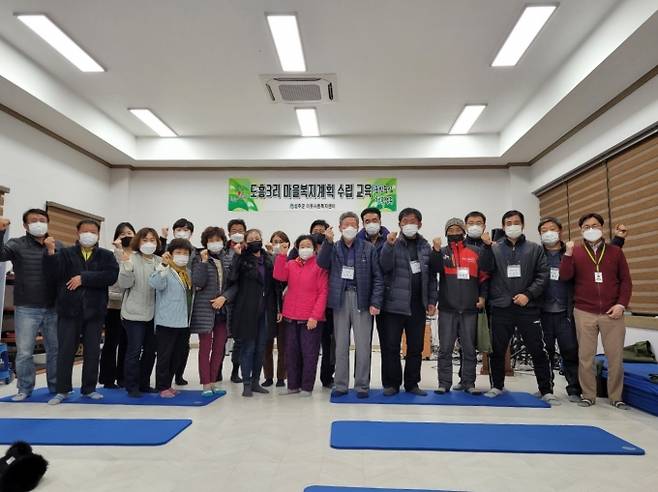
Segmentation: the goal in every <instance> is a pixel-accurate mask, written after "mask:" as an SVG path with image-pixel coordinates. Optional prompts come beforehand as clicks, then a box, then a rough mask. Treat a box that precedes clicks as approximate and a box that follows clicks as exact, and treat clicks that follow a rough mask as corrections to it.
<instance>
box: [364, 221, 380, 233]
mask: <svg viewBox="0 0 658 492" xmlns="http://www.w3.org/2000/svg"><path fill="white" fill-rule="evenodd" d="M381 228H382V226H381V224H379V223H378V222H370V223H369V224H366V226H365V229H366V232H367V233H368V235H369V236H374V235H375V234H378V233H379V231H380V229H381Z"/></svg>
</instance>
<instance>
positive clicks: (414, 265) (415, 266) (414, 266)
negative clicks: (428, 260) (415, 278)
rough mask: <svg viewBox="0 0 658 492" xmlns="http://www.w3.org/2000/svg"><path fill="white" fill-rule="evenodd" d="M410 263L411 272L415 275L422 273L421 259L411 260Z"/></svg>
mask: <svg viewBox="0 0 658 492" xmlns="http://www.w3.org/2000/svg"><path fill="white" fill-rule="evenodd" d="M409 265H410V266H411V273H413V274H414V275H416V274H417V273H420V261H411V262H409Z"/></svg>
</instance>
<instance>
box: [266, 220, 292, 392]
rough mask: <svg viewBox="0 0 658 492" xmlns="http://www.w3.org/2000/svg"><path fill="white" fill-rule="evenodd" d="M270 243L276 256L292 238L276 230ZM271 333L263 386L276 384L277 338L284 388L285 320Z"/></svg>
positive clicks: (278, 365) (280, 379) (278, 383)
mask: <svg viewBox="0 0 658 492" xmlns="http://www.w3.org/2000/svg"><path fill="white" fill-rule="evenodd" d="M270 244H271V245H272V255H274V258H276V257H277V256H278V255H279V254H280V253H281V251H282V249H283V248H284V245H288V246H289V245H290V239H289V238H288V235H287V234H286V233H285V232H283V231H276V232H274V233H273V234H272V236H271V237H270ZM286 252H287V248H286ZM279 289H280V290H281V292H283V291H284V289H285V283H284V284H281V285H280V286H279ZM270 335H271V336H269V337H268V340H267V345H266V346H265V356H264V357H263V376H264V377H265V382H264V383H263V387H265V388H267V387H269V386H272V385H273V384H274V339H275V338H276V347H277V350H276V352H277V361H276V377H277V380H276V386H277V387H278V388H282V387H284V386H285V385H286V382H285V381H286V324H285V323H284V321H283V320H281V322H279V323H277V324H276V330H275V332H274V333H271V334H270Z"/></svg>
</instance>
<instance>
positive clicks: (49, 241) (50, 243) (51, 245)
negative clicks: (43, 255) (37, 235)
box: [43, 236, 56, 254]
mask: <svg viewBox="0 0 658 492" xmlns="http://www.w3.org/2000/svg"><path fill="white" fill-rule="evenodd" d="M43 245H44V246H45V247H46V248H47V249H48V253H50V254H53V253H54V252H55V246H56V245H55V238H54V237H52V236H48V237H47V238H46V239H44V240H43Z"/></svg>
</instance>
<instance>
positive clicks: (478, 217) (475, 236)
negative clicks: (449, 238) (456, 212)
mask: <svg viewBox="0 0 658 492" xmlns="http://www.w3.org/2000/svg"><path fill="white" fill-rule="evenodd" d="M464 223H465V225H466V237H465V238H464V244H466V245H467V246H477V247H478V248H482V247H484V246H486V245H491V235H490V234H489V233H488V232H487V231H486V229H487V217H486V216H485V215H484V214H483V213H482V212H478V211H477V210H474V211H473V212H469V213H468V214H466V217H464Z"/></svg>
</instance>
